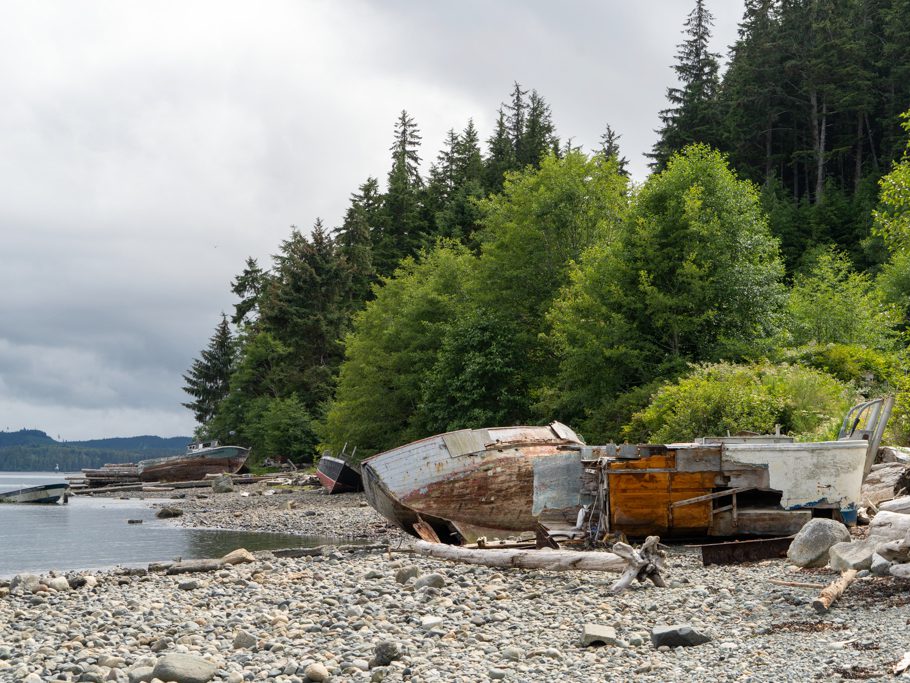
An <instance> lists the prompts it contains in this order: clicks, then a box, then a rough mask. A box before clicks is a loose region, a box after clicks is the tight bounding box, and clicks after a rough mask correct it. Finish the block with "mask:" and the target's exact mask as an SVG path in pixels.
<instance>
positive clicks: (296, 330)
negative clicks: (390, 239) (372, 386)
mask: <svg viewBox="0 0 910 683" xmlns="http://www.w3.org/2000/svg"><path fill="white" fill-rule="evenodd" d="M274 258H275V266H274V268H273V271H272V272H273V277H272V281H271V283H270V287H269V291H268V293H267V295H266V296H265V297H264V301H263V305H262V323H263V325H264V326H265V328H266V330H267V331H269V332H270V333H271V334H272V335H273V336H274V337H275V338H276V339H277V340H278V341H279V342H281V343H282V344H283V345H284V346H285V347H287V348H288V349H289V350H290V352H291V353H289V354H288V356H287V365H286V366H285V367H284V368H283V370H282V378H283V379H282V390H281V394H282V396H290V395H291V394H292V393H296V394H297V395H298V396H299V398H300V400H301V401H303V404H304V405H305V406H306V408H307V409H308V410H309V411H311V413H313V414H315V413H316V412H317V411H318V409H319V407H320V406H321V404H322V403H323V402H324V401H325V400H326V399H328V398H329V396H331V392H332V385H333V381H334V380H333V378H334V375H335V372H336V371H337V369H338V365H339V364H340V362H341V358H342V354H343V349H342V346H341V342H340V340H341V337H342V335H343V330H344V327H345V324H346V320H347V315H346V310H345V305H344V304H345V303H346V301H345V295H346V292H347V290H348V283H347V276H348V272H347V271H346V270H345V268H344V267H343V264H342V262H341V261H340V260H339V258H338V256H337V253H336V250H335V245H334V243H333V241H332V239H331V237H330V236H329V235H328V234H327V232H326V230H325V228H324V227H323V224H322V221H321V220H319V219H317V220H316V223H315V225H314V226H313V230H312V232H311V235H310V238H309V239H307V238H306V237H305V236H304V235H302V234H301V233H300V231H299V230H298V229H297V228H293V229H292V231H291V236H290V238H289V239H287V240H285V241H284V242H282V244H281V251H280V253H279V254H277V255H276V256H275V257H274Z"/></svg>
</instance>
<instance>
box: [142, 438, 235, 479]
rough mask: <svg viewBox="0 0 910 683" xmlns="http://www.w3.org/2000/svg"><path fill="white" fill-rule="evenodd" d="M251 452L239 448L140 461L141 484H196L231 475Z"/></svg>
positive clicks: (222, 448) (223, 447)
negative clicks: (143, 482)
mask: <svg viewBox="0 0 910 683" xmlns="http://www.w3.org/2000/svg"><path fill="white" fill-rule="evenodd" d="M249 454H250V449H248V448H241V447H240V446H218V447H217V448H212V449H208V450H205V451H197V452H195V453H186V454H184V455H175V456H172V457H169V458H155V459H152V460H142V461H140V462H139V478H140V479H141V480H142V481H195V480H197V479H204V478H205V476H206V475H208V474H234V473H236V472H237V471H238V470H239V469H240V468H241V467H243V465H244V463H246V460H247V458H248V457H249Z"/></svg>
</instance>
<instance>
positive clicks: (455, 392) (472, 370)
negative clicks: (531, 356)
mask: <svg viewBox="0 0 910 683" xmlns="http://www.w3.org/2000/svg"><path fill="white" fill-rule="evenodd" d="M518 339H519V334H518V330H517V329H516V328H515V326H514V325H512V324H511V323H510V322H509V321H505V320H499V319H496V318H495V317H494V316H493V315H491V314H489V313H488V312H486V311H474V310H469V311H468V312H467V313H465V314H463V315H461V316H459V317H458V319H456V320H455V321H453V323H452V325H451V326H450V327H449V328H448V329H447V330H446V333H445V337H444V338H443V341H442V346H441V348H440V349H439V354H438V355H437V357H436V362H435V364H434V365H433V367H432V368H431V369H430V370H429V372H428V373H427V375H426V378H425V379H424V381H423V385H422V387H421V397H422V398H421V401H420V406H419V408H418V413H419V416H418V417H417V418H416V419H417V420H418V421H419V423H420V425H421V428H422V429H423V431H424V433H427V434H434V433H439V432H448V431H453V430H456V429H465V428H477V427H483V426H490V425H507V424H517V423H519V422H521V421H522V420H525V419H527V416H528V414H529V413H530V412H531V411H530V405H529V403H530V398H529V390H528V386H527V385H526V384H525V381H526V380H527V378H526V377H525V375H524V373H523V370H524V368H525V365H526V364H527V359H526V358H525V357H524V356H523V355H522V354H521V348H520V346H519V343H518Z"/></svg>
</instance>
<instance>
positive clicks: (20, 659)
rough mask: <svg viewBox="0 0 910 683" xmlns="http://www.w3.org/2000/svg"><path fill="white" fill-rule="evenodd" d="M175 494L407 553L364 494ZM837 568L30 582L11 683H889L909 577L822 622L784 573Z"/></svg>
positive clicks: (1, 647) (351, 567)
mask: <svg viewBox="0 0 910 683" xmlns="http://www.w3.org/2000/svg"><path fill="white" fill-rule="evenodd" d="M169 504H170V503H169ZM173 505H174V506H175V507H179V508H181V509H182V510H183V516H181V517H178V518H177V519H176V520H174V521H175V523H180V524H194V525H201V526H218V527H222V528H236V529H246V530H253V529H263V530H269V531H293V532H296V533H306V534H312V535H326V534H327V532H329V531H332V532H334V533H340V534H341V535H342V536H348V537H359V538H373V539H376V540H377V541H378V542H385V541H388V540H390V539H391V540H392V541H393V545H394V540H395V536H396V535H395V534H394V533H392V532H391V529H390V528H389V527H388V525H387V524H386V523H385V522H384V520H382V519H381V518H379V517H378V516H377V515H376V513H375V512H374V511H373V510H372V509H370V508H369V507H364V505H363V499H362V496H359V495H352V494H348V495H341V496H331V497H330V496H326V495H323V494H321V493H318V492H295V493H290V494H278V493H276V494H273V495H256V494H255V492H251V495H249V496H242V495H240V493H239V492H235V493H231V494H221V495H218V496H211V497H209V498H200V497H199V496H198V495H193V494H188V496H187V498H185V499H182V500H176V501H173ZM314 512H315V514H313V513H314ZM162 559H164V558H162ZM835 576H836V574H835V573H834V572H832V571H830V570H827V569H812V570H806V569H804V570H799V571H794V570H793V569H792V568H791V567H789V566H788V565H787V563H786V562H785V561H776V560H775V561H764V562H759V563H752V564H748V565H739V566H732V567H716V566H714V567H708V568H705V567H702V566H701V561H700V555H699V554H698V552H697V551H696V550H695V549H691V548H684V547H672V548H671V549H670V550H669V558H668V568H667V571H666V578H667V580H668V581H669V584H670V585H669V586H668V587H667V588H657V587H654V586H652V585H650V584H647V585H645V584H636V585H634V586H633V587H632V588H631V589H630V590H629V591H627V592H625V593H623V594H622V595H619V596H612V595H610V594H609V592H608V589H609V587H610V585H611V583H612V582H613V581H614V580H615V579H616V577H617V575H616V574H613V573H582V572H563V573H557V572H548V571H531V570H519V569H507V570H506V569H493V568H486V567H475V566H469V565H460V564H452V563H446V562H441V561H436V560H430V559H425V558H421V557H418V556H414V555H409V554H404V553H391V554H389V553H387V552H382V551H377V550H370V549H367V548H360V549H357V548H354V547H347V548H345V547H342V546H339V547H337V548H335V549H332V548H325V549H323V551H322V553H321V554H318V555H314V556H307V557H297V558H292V557H275V556H274V555H272V554H271V553H268V552H262V553H257V554H256V561H255V562H252V563H247V564H238V565H226V566H224V567H222V568H220V569H218V570H216V571H214V572H206V573H197V574H181V575H174V576H171V575H166V574H163V573H148V572H146V571H144V570H136V569H131V570H127V569H121V570H111V571H107V572H98V573H93V574H86V573H84V572H81V573H80V572H75V573H70V574H67V575H66V578H64V577H63V576H57V577H53V576H44V577H41V578H40V580H39V579H38V577H19V580H18V581H16V580H14V581H13V584H12V586H11V587H10V586H4V587H0V596H3V597H0V680H2V681H29V683H37V682H38V681H54V680H59V681H118V682H126V681H141V680H149V681H151V680H153V678H158V680H163V681H167V680H175V681H186V682H190V681H203V680H216V681H231V682H233V683H240V682H241V681H245V680H274V681H288V682H300V683H302V682H305V681H323V680H332V681H382V680H385V681H415V682H416V681H428V682H429V681H440V682H441V681H446V682H448V681H465V682H466V681H472V682H473V681H485V680H505V681H528V682H538V681H567V682H568V681H606V680H617V681H632V680H634V681H810V680H858V679H859V680H879V681H885V680H894V677H893V675H892V673H891V667H892V666H893V665H894V663H895V662H897V661H898V660H899V659H900V658H901V657H902V655H903V654H904V652H905V651H907V650H910V638H908V636H907V624H908V621H910V610H908V608H907V603H910V581H901V580H900V579H895V578H879V577H865V578H861V579H859V580H857V581H856V582H855V583H854V584H853V586H851V587H850V589H848V591H847V593H846V594H845V595H844V597H843V598H842V599H841V600H840V601H838V602H837V603H836V604H835V606H834V608H833V609H832V610H831V611H830V612H829V613H827V614H825V615H821V616H820V615H817V614H816V613H815V612H814V611H813V610H812V607H811V605H810V603H811V601H812V599H813V598H814V597H815V595H816V594H817V592H818V591H817V590H816V589H812V588H808V589H807V588H795V587H785V586H778V585H775V584H772V583H770V582H769V581H770V580H771V579H780V580H786V581H799V582H811V583H817V584H825V583H827V582H828V581H830V580H831V579H832V578H834V577H835ZM71 586H73V587H72V588H71ZM586 624H596V625H600V626H605V627H612V629H613V633H612V634H611V635H612V636H613V637H611V638H609V640H610V643H611V644H608V645H603V646H592V647H584V646H582V645H581V638H582V634H583V632H584V630H585V625H586ZM669 624H688V625H690V626H691V627H692V628H693V629H695V630H696V631H698V632H700V633H702V634H704V635H706V636H708V637H710V639H711V640H710V641H708V642H706V643H704V644H701V645H697V646H694V647H676V648H667V647H666V646H664V647H661V648H656V647H655V646H654V645H653V644H652V642H651V631H652V629H653V628H654V627H656V626H660V625H669ZM607 631H608V632H609V629H607Z"/></svg>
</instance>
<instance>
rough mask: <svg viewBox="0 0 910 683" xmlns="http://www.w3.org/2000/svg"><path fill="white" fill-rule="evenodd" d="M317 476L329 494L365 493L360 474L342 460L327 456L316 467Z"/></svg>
mask: <svg viewBox="0 0 910 683" xmlns="http://www.w3.org/2000/svg"><path fill="white" fill-rule="evenodd" d="M316 476H317V477H319V481H320V482H321V483H322V486H323V488H325V490H326V491H327V492H328V493H354V492H357V491H363V481H362V480H361V478H360V472H358V471H357V469H356V468H355V467H354V466H353V465H351V464H350V463H349V462H347V461H346V460H344V459H342V458H336V457H334V456H331V455H328V454H325V455H323V456H322V457H321V458H320V459H319V464H318V465H317V466H316Z"/></svg>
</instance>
